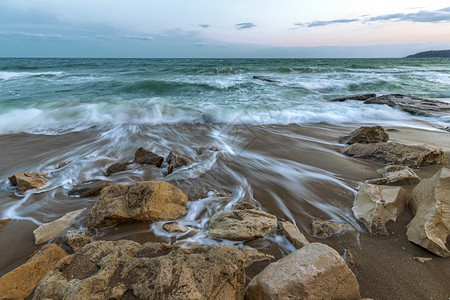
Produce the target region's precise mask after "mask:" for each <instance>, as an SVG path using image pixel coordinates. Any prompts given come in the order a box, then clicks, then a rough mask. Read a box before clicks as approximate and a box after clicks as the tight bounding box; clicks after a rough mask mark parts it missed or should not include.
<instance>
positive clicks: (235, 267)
mask: <svg viewBox="0 0 450 300" xmlns="http://www.w3.org/2000/svg"><path fill="white" fill-rule="evenodd" d="M189 246H190V248H183V247H181V246H178V245H167V244H161V243H146V244H143V245H141V244H139V243H136V242H133V241H127V240H120V241H115V242H110V241H97V242H93V243H90V244H88V245H86V246H84V247H83V248H81V249H80V250H79V251H78V252H76V253H75V254H74V255H72V256H70V257H68V258H67V259H65V260H64V261H62V262H61V263H60V264H58V265H57V266H56V267H55V268H54V269H53V270H52V271H51V272H50V273H49V275H48V276H47V277H46V278H45V279H44V280H43V281H42V282H41V283H40V284H39V285H38V287H37V288H36V291H35V294H34V299H47V298H51V299H130V298H133V299H134V298H136V299H240V298H241V297H242V294H243V289H244V284H245V256H244V254H243V253H242V252H241V251H240V250H238V249H235V248H232V247H230V246H198V245H195V244H190V245H189Z"/></svg>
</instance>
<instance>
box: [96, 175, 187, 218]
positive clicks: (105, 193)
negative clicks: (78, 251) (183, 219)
mask: <svg viewBox="0 0 450 300" xmlns="http://www.w3.org/2000/svg"><path fill="white" fill-rule="evenodd" d="M187 201H188V199H187V196H186V195H185V194H184V193H183V192H182V191H181V190H179V189H177V188H176V187H175V186H173V185H172V184H170V183H167V182H163V181H141V182H136V183H132V184H128V185H125V184H118V185H112V186H110V187H107V188H105V189H103V190H102V192H101V195H100V198H99V199H98V200H97V202H96V203H95V204H94V206H93V207H92V209H91V211H90V212H89V218H88V226H89V227H104V226H109V225H113V224H116V223H121V222H129V221H144V222H145V221H147V222H155V221H161V220H174V219H177V218H179V217H180V216H181V215H182V214H183V213H184V212H185V211H186V204H187Z"/></svg>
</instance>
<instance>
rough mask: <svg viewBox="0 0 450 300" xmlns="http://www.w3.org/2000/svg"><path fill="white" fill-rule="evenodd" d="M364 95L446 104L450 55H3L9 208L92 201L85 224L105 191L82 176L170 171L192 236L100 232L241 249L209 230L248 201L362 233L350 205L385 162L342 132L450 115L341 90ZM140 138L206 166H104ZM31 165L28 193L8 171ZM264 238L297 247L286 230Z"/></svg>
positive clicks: (2, 196) (0, 201) (3, 164)
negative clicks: (345, 140) (41, 181)
mask: <svg viewBox="0 0 450 300" xmlns="http://www.w3.org/2000/svg"><path fill="white" fill-rule="evenodd" d="M364 93H376V94H377V95H384V94H391V93H400V94H405V95H411V96H418V97H424V98H430V99H436V100H440V101H445V102H449V101H450V59H97V58H92V59H86V58H80V59H75V58H67V59H63V58H58V59H50V58H48V59H43V58H42V59H41V58H1V59H0V169H1V170H0V219H1V218H13V219H16V220H23V221H26V222H31V223H32V224H34V225H35V226H38V225H41V224H43V223H46V222H50V221H53V220H55V219H57V218H59V217H61V216H62V215H64V214H65V213H67V212H69V211H73V210H75V209H80V208H88V209H87V210H86V212H85V213H84V214H83V215H82V216H81V217H80V219H79V220H78V221H77V222H76V223H75V224H74V225H72V227H71V228H72V229H85V228H86V226H87V225H86V224H87V215H88V211H89V208H90V207H92V205H93V203H94V202H95V201H96V198H95V197H91V198H76V197H70V196H69V195H68V193H69V191H70V190H71V189H72V188H73V187H74V186H76V185H77V184H80V183H82V182H84V181H89V180H93V179H101V180H111V181H112V182H114V183H116V184H127V183H131V182H136V181H141V180H164V181H168V182H170V183H173V184H174V185H176V186H177V187H179V188H180V189H182V190H183V191H184V192H185V193H186V194H187V195H188V197H189V200H190V201H189V203H188V209H187V212H186V214H185V215H183V217H181V218H180V219H179V220H178V221H177V222H178V223H179V224H181V225H185V226H188V228H190V229H189V230H188V232H187V233H168V232H165V231H164V230H163V229H162V225H164V224H165V223H167V222H168V221H160V222H156V223H152V224H140V225H135V224H125V225H117V226H113V227H111V228H106V229H102V230H101V232H100V231H98V232H97V231H96V233H95V234H97V235H98V237H99V238H100V237H101V236H103V238H110V239H118V238H123V237H133V238H134V239H137V240H139V239H143V240H158V241H165V242H175V241H180V240H183V241H195V242H199V243H203V244H227V243H228V244H233V245H237V246H239V245H240V246H242V242H234V241H226V240H217V239H210V238H208V237H207V231H208V221H209V219H210V217H211V216H212V215H213V214H214V213H217V212H219V211H221V210H224V209H231V207H232V205H233V204H235V203H238V202H242V201H246V202H250V203H252V204H254V205H255V206H256V207H257V208H258V209H260V210H263V211H267V212H269V213H272V214H275V215H276V216H277V217H278V218H279V219H283V220H290V221H292V222H294V223H295V224H297V226H298V227H299V228H300V229H301V230H303V231H304V232H305V233H308V234H311V222H312V221H313V220H315V219H324V220H331V221H336V222H347V223H349V224H351V225H352V226H353V227H355V228H356V229H358V230H360V231H363V229H362V228H363V225H361V223H360V222H359V221H358V220H356V219H355V218H354V216H353V214H352V211H351V207H352V204H353V201H354V199H355V195H356V192H357V189H358V186H359V185H360V184H361V182H362V181H363V179H364V178H363V177H364V175H367V176H369V175H371V176H374V174H376V171H375V170H376V167H379V165H372V164H371V163H368V162H360V161H356V160H352V159H349V158H346V157H344V156H343V155H342V154H340V153H338V151H336V149H337V148H338V147H339V146H342V145H339V144H338V143H337V137H338V136H339V135H341V134H344V133H347V134H348V133H349V132H350V131H351V130H353V129H355V128H357V127H359V126H361V125H365V124H377V125H382V126H385V127H406V128H410V129H411V130H425V131H426V132H429V133H430V134H432V133H444V132H445V131H443V130H442V128H447V127H449V126H450V116H448V115H442V114H441V115H437V116H433V115H430V116H415V115H412V114H409V113H407V112H404V111H401V110H399V109H396V108H392V107H388V106H385V105H376V104H364V103H363V102H361V101H356V100H348V101H344V102H335V101H332V100H333V99H335V98H341V97H345V96H350V95H356V94H364ZM447 134H448V133H447ZM139 147H144V148H146V149H148V150H151V151H153V152H155V153H157V154H159V155H162V156H164V157H166V156H167V155H168V154H169V152H170V151H173V150H174V151H178V152H180V153H182V154H184V155H187V156H190V157H191V158H193V159H194V160H195V161H196V163H194V164H193V165H190V166H187V167H184V168H180V169H178V170H176V171H175V172H173V173H172V174H169V175H168V174H167V163H166V162H165V163H164V164H163V166H162V168H161V169H159V168H156V167H154V166H142V165H137V164H131V165H130V166H129V167H128V169H127V170H125V171H122V172H119V173H115V174H112V175H111V176H106V173H105V171H106V169H107V167H108V166H110V165H111V164H113V163H115V162H125V161H132V160H133V158H134V152H135V151H136V150H137V149H138V148H139ZM352 170H359V171H358V172H359V173H352V172H353V171H352ZM26 171H39V172H45V173H47V174H48V176H49V182H48V183H47V184H46V185H45V187H43V188H42V189H39V190H30V191H27V192H26V193H25V194H23V195H22V194H20V193H19V192H18V191H17V189H16V188H15V187H13V186H11V184H10V182H9V180H8V177H9V176H11V175H13V174H15V173H19V172H26ZM361 176H362V177H361ZM218 193H219V194H218ZM220 193H221V194H220ZM218 195H220V196H218ZM223 195H225V197H223ZM255 243H257V245H256V246H257V247H259V248H264V247H266V246H267V247H272V248H276V249H278V250H277V251H279V252H280V253H288V252H289V251H292V245H290V244H289V243H288V242H287V240H286V239H285V238H284V237H283V236H282V235H280V234H279V233H277V232H274V233H273V234H271V235H269V236H267V237H265V238H264V239H262V240H259V242H255ZM258 243H259V244H258ZM254 246H255V245H254ZM256 246H255V247H256ZM275 252H276V251H275Z"/></svg>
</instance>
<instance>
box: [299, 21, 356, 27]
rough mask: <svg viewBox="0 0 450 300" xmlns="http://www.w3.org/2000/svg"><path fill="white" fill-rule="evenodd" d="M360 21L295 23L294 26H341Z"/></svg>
mask: <svg viewBox="0 0 450 300" xmlns="http://www.w3.org/2000/svg"><path fill="white" fill-rule="evenodd" d="M358 21H360V19H337V20H330V21H314V22H310V23H295V24H294V25H295V26H306V27H320V26H327V25H331V24H342V23H353V22H358Z"/></svg>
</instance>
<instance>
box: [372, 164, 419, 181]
mask: <svg viewBox="0 0 450 300" xmlns="http://www.w3.org/2000/svg"><path fill="white" fill-rule="evenodd" d="M378 172H379V173H380V174H381V175H382V176H383V177H382V178H375V179H370V180H367V183H369V184H378V185H395V186H398V185H416V184H418V183H419V182H420V181H422V179H421V178H420V177H419V176H417V174H416V173H415V172H414V171H413V170H412V169H411V168H409V167H406V166H399V165H390V166H386V167H384V168H383V169H380V170H378Z"/></svg>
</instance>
